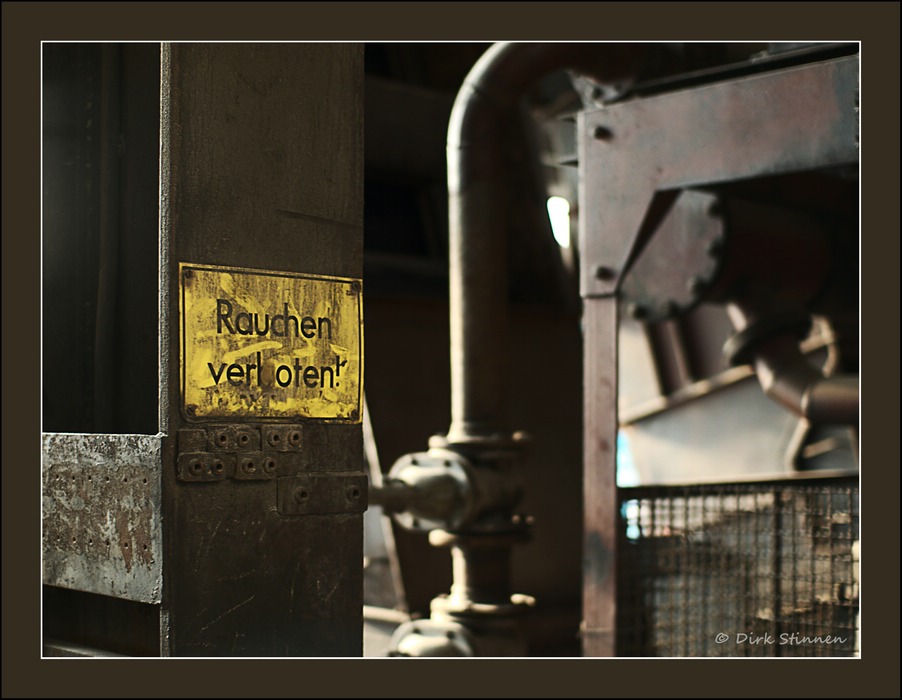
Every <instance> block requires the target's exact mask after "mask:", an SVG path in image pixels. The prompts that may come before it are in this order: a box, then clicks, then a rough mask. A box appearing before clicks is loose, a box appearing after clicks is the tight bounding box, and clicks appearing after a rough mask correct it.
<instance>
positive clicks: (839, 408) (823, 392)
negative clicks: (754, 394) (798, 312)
mask: <svg viewBox="0 0 902 700" xmlns="http://www.w3.org/2000/svg"><path fill="white" fill-rule="evenodd" d="M767 308H769V307H767V306H762V305H761V304H760V303H755V302H752V301H750V300H749V299H748V298H746V299H744V300H742V301H733V302H731V303H730V304H729V305H728V306H727V311H728V313H729V316H730V319H731V320H732V321H733V325H734V326H735V327H736V329H737V331H740V332H748V330H749V329H752V328H754V327H755V324H759V323H762V322H766V321H765V319H767V318H768V314H767ZM748 353H749V354H750V355H751V360H752V364H753V366H754V368H755V373H756V374H757V375H758V381H759V382H760V383H761V388H762V389H764V393H765V394H767V395H768V396H769V397H771V398H772V399H774V400H775V401H776V402H777V403H779V404H780V405H782V406H783V407H785V408H786V409H788V410H790V411H792V412H793V413H795V414H796V415H798V416H800V417H802V418H805V419H807V420H809V421H811V422H812V423H832V424H845V425H857V424H858V411H859V391H858V378H857V377H852V376H834V377H825V376H824V375H823V374H822V373H821V372H820V371H818V370H817V369H816V368H815V367H813V366H812V365H811V364H810V363H809V362H808V360H807V359H805V356H804V355H803V354H802V351H801V349H800V348H799V338H798V337H797V334H796V333H793V332H788V331H783V332H776V333H774V334H773V335H771V336H769V337H763V338H760V339H759V340H757V341H755V342H754V344H753V345H751V347H749V349H748Z"/></svg>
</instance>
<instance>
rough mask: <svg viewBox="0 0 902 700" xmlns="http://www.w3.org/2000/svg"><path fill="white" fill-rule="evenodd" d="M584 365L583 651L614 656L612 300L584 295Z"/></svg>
mask: <svg viewBox="0 0 902 700" xmlns="http://www.w3.org/2000/svg"><path fill="white" fill-rule="evenodd" d="M584 323H585V334H586V345H585V348H586V351H585V361H584V362H585V369H584V373H585V374H584V402H585V403H584V435H585V440H584V447H583V449H584V467H583V499H584V500H583V518H584V522H585V525H584V528H585V534H584V540H583V550H584V565H583V629H582V647H583V654H584V655H585V656H613V655H614V654H615V637H614V635H615V630H616V614H617V604H616V592H617V586H616V571H617V546H618V540H617V536H616V529H615V528H616V525H615V524H616V522H617V508H618V503H617V430H618V419H617V336H618V333H617V327H618V314H617V299H616V297H609V298H605V299H587V300H586V304H585V311H584Z"/></svg>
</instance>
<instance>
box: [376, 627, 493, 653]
mask: <svg viewBox="0 0 902 700" xmlns="http://www.w3.org/2000/svg"><path fill="white" fill-rule="evenodd" d="M388 655H389V656H407V657H424V656H452V657H453V656H460V657H468V656H476V653H475V651H474V645H473V641H472V640H471V639H470V635H469V633H468V632H467V630H466V628H464V627H463V626H462V625H460V624H457V623H456V622H452V621H450V620H439V621H436V620H414V621H411V622H405V623H404V624H403V625H401V626H400V627H398V629H396V630H395V633H394V634H393V635H392V638H391V641H390V642H389V652H388Z"/></svg>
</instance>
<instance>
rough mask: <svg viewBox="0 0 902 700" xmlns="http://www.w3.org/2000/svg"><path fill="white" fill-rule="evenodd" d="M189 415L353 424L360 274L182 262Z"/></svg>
mask: <svg viewBox="0 0 902 700" xmlns="http://www.w3.org/2000/svg"><path fill="white" fill-rule="evenodd" d="M180 268H181V269H180V278H179V281H180V292H181V294H180V307H181V322H182V323H181V326H182V328H181V333H182V347H181V374H182V377H181V379H182V399H183V405H182V410H183V412H184V415H185V417H186V418H187V419H188V420H203V419H211V418H214V419H215V418H219V419H222V418H229V419H234V418H242V417H244V418H254V419H260V418H263V419H267V418H294V417H297V416H302V417H304V418H321V419H327V420H330V419H331V420H342V421H348V422H352V423H358V422H360V416H361V413H360V397H361V392H362V389H363V387H362V382H361V372H362V364H363V363H362V360H363V356H362V345H361V325H362V315H361V313H362V312H361V304H360V297H361V282H360V280H358V279H348V278H338V277H325V276H314V275H301V274H296V273H282V272H269V271H262V270H245V269H240V268H224V267H216V266H212V265H186V264H182V265H181V266H180Z"/></svg>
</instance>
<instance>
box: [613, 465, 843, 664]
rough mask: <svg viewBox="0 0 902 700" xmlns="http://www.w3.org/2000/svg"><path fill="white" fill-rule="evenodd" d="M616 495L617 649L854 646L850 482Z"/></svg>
mask: <svg viewBox="0 0 902 700" xmlns="http://www.w3.org/2000/svg"><path fill="white" fill-rule="evenodd" d="M618 491H619V498H620V504H621V508H620V512H621V517H622V519H621V528H620V536H621V543H620V548H619V561H618V581H617V584H618V606H617V610H618V625H617V628H618V654H619V655H621V656H666V657H684V656H722V657H734V656H767V657H773V656H787V657H790V656H795V657H798V656H803V657H808V656H855V655H857V654H858V652H859V641H858V640H859V635H858V628H859V624H858V539H859V498H858V481H857V478H852V477H850V478H831V479H821V478H812V479H803V480H798V481H780V482H757V483H739V484H700V485H692V486H642V487H631V488H621V489H619V490H618Z"/></svg>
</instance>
